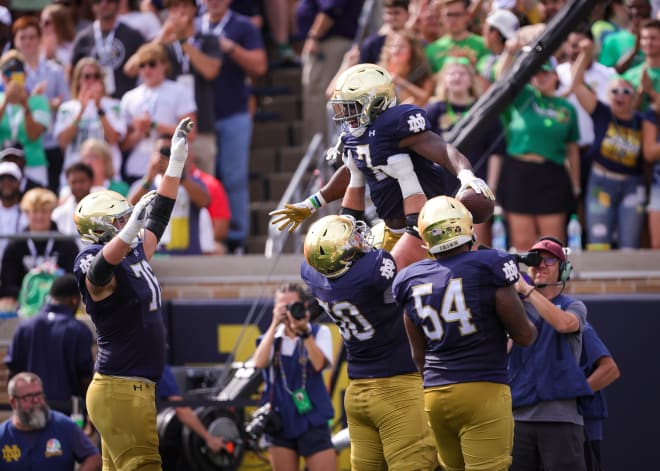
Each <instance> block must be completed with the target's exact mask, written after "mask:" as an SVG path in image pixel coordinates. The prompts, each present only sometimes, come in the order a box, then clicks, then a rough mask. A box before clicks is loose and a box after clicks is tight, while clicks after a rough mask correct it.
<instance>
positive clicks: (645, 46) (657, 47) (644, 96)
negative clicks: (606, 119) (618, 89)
mask: <svg viewBox="0 0 660 471" xmlns="http://www.w3.org/2000/svg"><path fill="white" fill-rule="evenodd" d="M640 38H641V39H640V47H641V49H642V51H643V52H644V55H645V56H646V58H645V59H644V62H643V63H641V64H639V65H638V66H636V67H633V68H632V69H629V70H628V71H627V72H626V73H625V74H623V78H624V79H626V80H627V81H628V82H630V83H631V84H632V85H633V86H634V87H635V88H636V89H637V93H638V101H637V103H636V105H637V108H639V109H640V110H641V111H645V110H646V109H647V108H648V107H649V104H650V103H651V102H656V103H658V102H660V20H648V21H647V22H646V23H644V24H643V25H642V31H641V32H640Z"/></svg>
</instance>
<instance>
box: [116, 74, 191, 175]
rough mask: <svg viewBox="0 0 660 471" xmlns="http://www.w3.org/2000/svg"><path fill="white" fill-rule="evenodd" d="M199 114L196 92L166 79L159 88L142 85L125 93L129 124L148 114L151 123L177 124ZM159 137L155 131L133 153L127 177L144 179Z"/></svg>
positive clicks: (124, 111) (124, 107) (123, 105)
mask: <svg viewBox="0 0 660 471" xmlns="http://www.w3.org/2000/svg"><path fill="white" fill-rule="evenodd" d="M196 111H197V105H196V104H195V98H194V97H193V94H192V91H191V90H189V89H188V88H187V87H184V86H183V85H181V84H179V83H177V82H173V81H172V80H165V81H164V82H163V83H161V84H160V85H159V86H157V87H155V88H149V87H147V86H146V85H145V84H142V85H138V86H137V87H135V88H134V89H132V90H129V91H128V92H126V93H125V94H124V96H123V97H122V99H121V112H122V116H123V117H124V120H125V121H126V123H129V124H130V123H131V122H132V121H133V118H136V117H142V116H144V114H145V113H146V114H148V115H149V117H150V118H151V121H153V122H157V123H161V124H166V125H176V124H177V123H178V122H179V121H180V120H181V119H182V118H183V116H184V115H186V114H189V113H194V112H196ZM157 138H158V135H157V133H156V131H154V130H152V131H150V132H149V135H148V136H146V137H145V138H144V139H142V140H141V141H140V142H138V143H137V144H136V145H135V147H134V148H133V149H132V150H131V151H130V154H129V155H128V158H127V160H126V174H127V175H130V176H133V177H142V176H143V175H144V174H145V173H146V171H147V166H148V164H149V158H150V157H151V153H152V152H153V150H154V146H155V144H156V140H157Z"/></svg>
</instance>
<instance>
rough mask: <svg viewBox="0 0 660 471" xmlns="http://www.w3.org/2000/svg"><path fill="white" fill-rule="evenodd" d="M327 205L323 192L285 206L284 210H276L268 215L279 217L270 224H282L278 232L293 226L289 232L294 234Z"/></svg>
mask: <svg viewBox="0 0 660 471" xmlns="http://www.w3.org/2000/svg"><path fill="white" fill-rule="evenodd" d="M325 204H326V201H325V199H324V198H323V196H321V192H316V193H314V194H313V195H312V196H310V197H309V198H307V199H306V200H304V201H301V202H299V203H294V204H285V205H284V208H282V209H276V210H274V211H271V212H270V213H268V215H269V216H278V217H277V218H276V219H273V220H272V221H271V222H270V223H271V224H273V225H275V224H280V223H281V224H280V225H279V226H278V227H277V230H278V231H283V230H285V229H287V226H291V227H289V228H288V231H289V232H294V231H295V230H296V229H298V226H299V225H300V224H301V223H302V222H303V221H304V220H305V219H307V218H308V217H310V216H311V215H312V214H314V213H315V212H316V211H317V210H318V209H319V208H320V207H321V206H323V205H325Z"/></svg>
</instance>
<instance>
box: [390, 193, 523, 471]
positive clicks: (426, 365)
mask: <svg viewBox="0 0 660 471" xmlns="http://www.w3.org/2000/svg"><path fill="white" fill-rule="evenodd" d="M472 230H473V229H472V215H471V214H470V212H469V211H468V210H467V209H466V208H465V206H463V204H462V203H461V202H460V201H458V200H456V199H454V198H449V197H447V196H438V197H435V198H432V199H430V200H429V201H428V202H427V203H426V204H425V205H424V207H423V208H422V211H421V212H420V214H419V231H420V235H421V236H422V239H423V240H424V242H425V243H426V248H427V249H428V251H429V252H430V253H431V254H432V255H434V256H435V258H436V259H435V260H422V261H420V262H417V263H414V264H412V265H410V266H408V267H406V268H404V269H403V270H401V271H400V272H399V273H398V274H397V276H396V278H395V279H394V284H393V286H392V290H393V292H394V296H395V298H396V300H397V302H398V303H399V304H400V305H401V306H403V307H404V309H405V317H404V324H405V329H406V332H407V333H408V338H409V341H410V347H411V349H412V355H413V359H414V361H415V363H416V365H417V368H418V369H419V371H420V372H422V373H423V375H424V402H425V410H426V413H427V415H428V420H429V422H430V424H431V428H432V429H433V433H434V435H435V442H436V447H437V449H438V456H439V458H440V464H441V465H442V467H443V469H451V470H458V469H480V470H492V471H496V470H506V469H508V468H509V465H510V464H511V452H512V449H513V424H514V422H513V413H512V411H511V392H510V390H509V385H508V375H507V333H508V334H509V335H510V336H511V338H512V339H513V341H514V342H516V343H519V344H522V345H530V344H531V343H532V342H534V340H535V338H536V329H535V327H534V325H533V324H532V323H531V321H529V320H528V319H527V316H526V314H525V309H524V307H523V304H522V302H521V301H520V299H519V297H518V294H517V292H516V290H515V287H514V283H515V282H516V280H517V279H518V277H519V274H518V267H517V265H516V263H515V262H514V260H513V258H512V257H511V256H510V255H508V254H506V253H504V252H498V251H496V250H484V251H476V252H475V251H471V250H470V249H471V247H472V243H473V241H474V239H473V232H472Z"/></svg>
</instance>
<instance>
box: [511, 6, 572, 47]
mask: <svg viewBox="0 0 660 471" xmlns="http://www.w3.org/2000/svg"><path fill="white" fill-rule="evenodd" d="M567 2H568V0H540V1H539V2H538V3H537V4H536V6H537V8H536V9H535V8H534V7H532V8H531V9H528V17H530V19H531V20H532V21H530V23H531V24H528V25H525V26H523V27H521V28H520V29H519V30H518V33H517V34H516V37H517V38H518V40H519V41H520V42H521V43H522V44H532V43H533V42H534V41H535V40H536V39H538V37H539V36H541V34H542V33H543V31H545V27H546V25H547V24H548V23H549V22H550V20H552V18H554V17H555V15H557V13H559V11H560V10H561V9H562V8H564V6H565V5H566V3H567ZM535 20H536V21H535Z"/></svg>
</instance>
